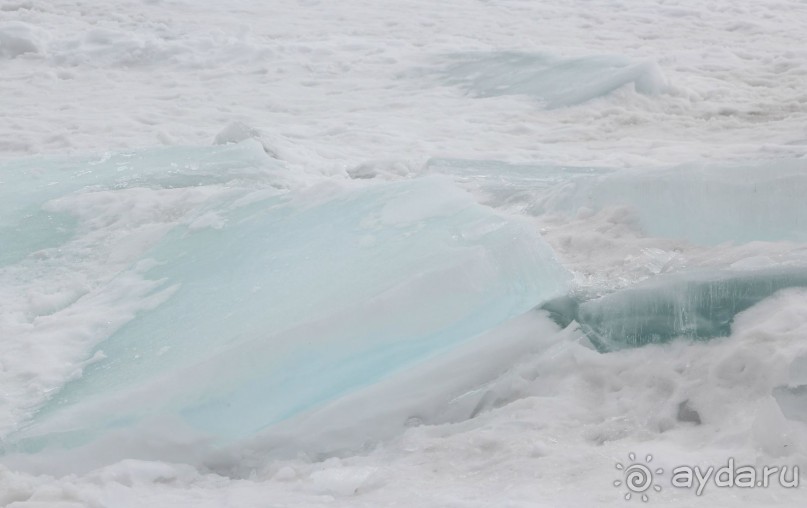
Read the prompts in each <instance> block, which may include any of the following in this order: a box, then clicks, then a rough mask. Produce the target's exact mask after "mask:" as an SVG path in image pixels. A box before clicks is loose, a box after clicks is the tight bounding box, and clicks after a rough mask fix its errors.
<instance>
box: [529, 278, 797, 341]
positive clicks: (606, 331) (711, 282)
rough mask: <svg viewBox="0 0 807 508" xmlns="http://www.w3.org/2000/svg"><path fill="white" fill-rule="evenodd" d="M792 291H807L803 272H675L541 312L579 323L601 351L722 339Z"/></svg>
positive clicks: (563, 322)
mask: <svg viewBox="0 0 807 508" xmlns="http://www.w3.org/2000/svg"><path fill="white" fill-rule="evenodd" d="M794 287H807V268H804V267H793V268H787V269H785V268H779V269H767V270H758V271H747V272H746V271H712V272H708V273H707V272H693V273H679V274H671V275H666V276H659V277H656V278H653V279H651V280H649V281H647V282H644V283H641V284H638V285H636V286H633V287H630V288H627V289H623V290H620V291H616V292H614V293H610V294H607V295H604V296H600V297H598V298H586V297H585V296H582V295H575V296H566V297H561V298H556V299H553V300H550V301H548V302H546V303H544V304H543V305H541V307H540V308H541V309H543V310H545V311H547V312H549V314H550V316H551V317H552V319H553V320H554V321H555V322H556V323H557V324H558V325H559V326H561V327H566V326H569V325H570V324H572V323H573V322H575V323H577V325H578V326H579V327H580V329H581V330H582V331H583V332H584V333H585V334H586V336H587V337H588V338H589V339H590V340H591V342H592V343H593V344H594V345H595V346H596V347H597V348H598V349H599V350H600V351H614V350H619V349H623V348H627V347H639V346H644V345H647V344H657V343H665V342H669V341H671V340H673V339H676V338H681V337H683V338H688V339H694V340H708V339H712V338H716V337H726V336H728V335H730V334H731V325H732V323H733V321H734V317H735V316H736V315H737V314H739V313H740V312H742V311H744V310H746V309H749V308H750V307H752V306H754V305H756V304H757V303H759V302H761V301H763V300H765V299H766V298H769V297H770V296H772V295H773V294H775V293H776V292H778V291H781V290H783V289H787V288H794Z"/></svg>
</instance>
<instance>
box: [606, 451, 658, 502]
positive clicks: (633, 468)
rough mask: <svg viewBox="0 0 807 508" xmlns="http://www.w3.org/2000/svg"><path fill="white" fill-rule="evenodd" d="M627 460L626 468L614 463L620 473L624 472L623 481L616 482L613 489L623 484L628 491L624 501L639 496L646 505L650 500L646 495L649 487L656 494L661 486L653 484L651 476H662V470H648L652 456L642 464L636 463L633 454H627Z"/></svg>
mask: <svg viewBox="0 0 807 508" xmlns="http://www.w3.org/2000/svg"><path fill="white" fill-rule="evenodd" d="M628 459H629V460H630V464H629V465H628V466H627V467H626V466H623V465H622V463H620V462H617V463H616V468H617V469H618V470H620V471H624V475H625V480H624V481H623V480H616V481H615V482H614V487H620V486H622V484H623V483H624V484H625V487H626V488H627V489H628V492H627V493H626V494H625V501H630V500H631V498H632V497H633V494H641V495H642V501H644V502H645V503H646V502H647V501H648V500H649V499H650V496H648V495H647V491H648V490H650V488H651V487H652V488H653V490H655V491H656V492H661V485H659V484H657V483H653V474H654V473H655V474H657V475H662V474H664V470H663V469H662V468H660V467H659V468H657V469H656V470H655V471H653V470H651V469H650V463H651V462H653V456H652V455H648V456H647V457H645V459H644V461H645V463H644V464H642V463H641V462H636V454H635V453H633V452H631V453H629V454H628Z"/></svg>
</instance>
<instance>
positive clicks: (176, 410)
mask: <svg viewBox="0 0 807 508" xmlns="http://www.w3.org/2000/svg"><path fill="white" fill-rule="evenodd" d="M224 154H226V155H227V159H226V160H232V161H233V162H232V163H228V162H225V159H221V158H220V157H223V156H224ZM131 158H132V159H133V160H135V161H137V163H136V164H134V165H132V164H130V163H129V162H127V161H128V160H129V159H128V158H126V157H123V156H114V157H109V158H107V159H106V160H103V161H101V162H99V163H98V164H97V165H90V164H88V163H86V162H84V161H73V162H71V163H70V164H64V163H59V164H57V167H56V168H49V167H48V166H47V163H43V167H44V168H45V169H44V172H45V174H46V175H47V176H48V177H47V178H44V179H42V178H34V177H33V176H31V175H26V173H25V172H20V174H23V175H25V176H24V178H28V180H26V181H27V182H28V184H29V185H30V186H31V187H32V188H33V189H34V190H35V192H33V193H31V194H30V195H31V196H34V197H35V198H36V200H35V201H34V202H32V203H24V204H20V205H18V206H16V207H15V208H10V212H9V214H8V216H9V217H14V216H15V214H16V216H17V217H20V220H23V219H24V218H25V216H26V214H27V210H28V209H29V208H30V209H42V208H43V207H44V208H46V209H47V208H49V207H50V208H54V209H59V210H60V211H62V212H63V213H65V214H67V215H68V216H72V217H77V218H78V225H77V226H76V231H75V232H74V233H73V234H72V235H71V236H70V238H69V240H65V241H63V245H60V248H62V249H64V250H71V249H74V247H73V246H74V245H75V244H77V243H80V242H82V241H83V240H85V241H86V240H88V239H91V238H94V237H95V236H96V235H99V234H100V232H103V231H106V232H107V233H106V234H115V233H116V234H118V235H119V236H118V238H126V237H127V236H130V234H129V233H131V231H129V225H128V224H126V220H127V219H128V218H130V217H131V215H132V213H133V212H132V210H131V209H130V208H129V207H127V206H121V201H124V202H125V198H126V196H127V195H128V193H130V192H133V191H136V192H138V193H141V194H142V195H139V196H138V198H139V201H138V203H137V204H135V206H140V205H141V204H147V205H146V206H149V207H156V208H159V207H161V206H167V205H168V204H171V203H172V201H173V199H174V198H173V194H166V193H165V192H166V191H169V190H170V191H171V192H172V193H177V192H193V193H201V194H200V195H197V196H196V197H195V199H194V200H189V201H190V202H187V201H186V202H184V203H183V205H184V206H183V208H184V209H182V210H174V213H175V214H176V215H175V216H173V217H166V216H165V215H150V214H146V216H145V217H144V218H142V222H143V224H140V227H141V228H146V227H148V226H154V225H157V224H161V225H162V226H163V227H162V228H160V229H159V231H158V232H157V233H154V238H153V241H152V242H151V243H145V244H144V245H140V246H139V247H140V250H141V252H130V253H129V254H130V256H131V259H130V260H129V265H130V266H131V267H132V268H133V269H134V270H135V272H136V276H137V277H138V278H140V279H142V280H143V281H145V282H148V283H149V284H150V285H151V288H150V290H149V292H148V293H147V294H146V295H141V296H140V298H141V299H147V298H149V297H150V296H152V295H157V294H160V295H162V298H161V301H160V302H157V303H156V304H152V305H150V306H149V307H148V308H143V309H140V310H139V312H137V315H136V316H135V317H134V318H133V319H131V320H128V321H127V322H125V323H124V324H122V325H121V326H120V327H119V328H118V329H117V330H113V331H112V332H111V334H109V336H108V337H105V336H104V335H103V334H98V335H97V336H96V337H95V338H96V341H97V342H98V343H97V344H94V347H92V348H90V349H88V350H87V351H86V352H85V355H86V356H85V357H86V358H93V359H94V360H93V362H92V363H91V364H89V365H87V366H86V367H85V368H84V369H83V372H82V373H81V375H80V378H78V379H75V380H73V381H70V382H69V383H68V384H67V385H66V386H64V387H62V388H60V389H59V390H58V392H56V393H55V394H53V395H51V396H50V397H49V401H48V402H47V404H46V405H45V406H44V407H42V408H41V409H40V410H39V411H38V412H37V413H36V415H35V417H34V419H33V420H32V421H31V422H29V423H28V424H26V426H25V428H24V429H23V430H21V431H19V432H16V433H14V434H12V435H11V436H10V437H9V442H10V445H9V447H10V448H16V447H17V446H18V445H17V444H15V443H18V444H19V446H21V447H22V448H23V449H28V450H36V449H39V448H41V447H42V446H43V445H45V444H46V443H55V444H62V445H67V446H73V445H76V444H79V443H82V442H85V441H88V440H91V439H93V438H94V436H95V435H97V434H98V433H101V432H103V431H104V430H109V429H113V428H115V429H117V428H120V427H126V426H129V425H132V424H134V423H137V422H139V421H141V420H144V419H145V420H149V419H159V420H165V419H176V420H178V421H180V422H181V423H182V425H185V426H187V427H189V428H191V429H193V430H194V431H196V432H199V433H202V434H205V435H209V436H211V437H213V438H221V439H225V440H226V439H236V438H244V437H248V436H251V435H253V434H254V433H255V432H257V431H259V430H261V429H263V428H265V427H267V426H269V425H272V424H274V423H277V422H279V421H281V420H284V419H287V418H289V417H290V416H293V415H295V414H296V413H299V412H301V411H305V410H308V409H310V408H312V407H315V406H317V405H321V404H323V403H324V402H327V401H328V400H330V399H333V398H334V397H337V396H339V395H342V394H345V393H347V392H349V391H351V390H354V389H356V388H360V387H363V386H366V385H368V384H371V383H373V382H376V381H378V380H380V379H382V378H383V377H385V376H388V375H389V374H391V373H394V372H396V371H398V370H400V369H402V368H403V367H405V366H407V365H409V364H411V363H413V362H415V361H417V360H420V359H423V358H426V357H428V356H430V355H432V354H434V353H436V352H439V351H444V350H446V349H448V348H450V347H451V346H453V345H455V344H457V343H460V342H462V341H465V340H468V339H470V338H473V337H475V336H477V335H480V334H481V333H483V332H486V331H488V330H491V329H493V328H495V327H497V326H498V325H500V324H502V323H503V322H504V321H506V320H508V319H510V318H513V317H515V316H518V315H519V314H521V313H523V312H525V311H527V310H528V309H529V308H531V307H532V306H534V305H535V304H536V302H540V301H542V300H545V299H547V298H549V297H552V296H556V295H558V294H561V293H562V292H563V291H564V288H565V287H566V277H567V276H566V272H565V270H564V269H563V268H561V267H560V266H559V264H558V263H557V262H556V261H555V259H554V256H553V253H552V251H551V249H550V248H549V247H548V246H547V245H546V244H545V243H544V242H543V241H542V240H541V238H540V237H539V235H537V234H536V233H535V232H534V231H531V230H530V228H529V227H528V225H527V224H526V223H524V222H521V221H520V220H510V219H507V218H505V217H504V216H500V215H498V214H496V213H495V212H493V211H492V210H491V209H489V208H487V207H484V206H481V205H479V204H477V203H476V202H475V201H474V200H473V198H472V197H471V195H470V194H468V193H467V192H465V191H463V190H461V189H459V188H457V187H456V185H455V184H454V183H453V182H452V181H451V180H450V179H448V178H445V177H436V176H427V177H423V178H419V179H415V180H412V181H401V182H390V183H385V184H376V185H372V186H355V187H351V188H341V187H340V186H333V185H329V184H321V185H316V184H315V185H313V186H311V187H308V188H306V189H304V190H300V191H288V192H287V191H284V190H283V189H282V185H280V182H281V181H282V168H281V167H280V166H279V165H278V164H277V163H275V162H274V161H272V160H271V159H269V158H268V157H266V156H265V154H263V152H262V151H261V148H260V146H259V145H257V143H254V142H246V144H244V145H239V146H232V147H224V148H205V149H201V150H194V149H186V150H185V151H179V152H171V151H166V150H163V151H159V152H157V153H146V154H134V155H132V156H131ZM141 167H142V168H147V169H145V170H142V171H141ZM166 168H177V169H176V170H170V169H169V170H168V171H166ZM247 168H249V169H247ZM120 174H123V175H125V176H118V175H120ZM54 175H57V176H60V177H61V178H60V179H59V180H58V181H56V182H55V183H56V185H50V184H51V183H54V182H53V181H52V180H51V179H52V178H55V176H54ZM101 175H116V176H114V177H109V176H101ZM17 188H21V186H20V185H18V187H17ZM41 188H44V189H46V190H47V193H45V191H42V193H40V192H39V191H38V189H41ZM59 194H62V195H59ZM57 196H58V197H57ZM99 196H103V199H102V200H100V201H99ZM48 198H51V199H50V200H49V201H46V202H45V204H44V205H43V204H42V203H41V201H42V200H45V199H48ZM54 203H62V204H61V205H59V206H57V205H55V204H54ZM23 205H24V206H23ZM90 212H91V213H90ZM15 227H18V226H17V225H16V224H14V223H13V221H12V224H10V226H9V229H10V230H11V231H12V232H13V231H14V228H15ZM53 229H55V227H52V228H51V229H48V228H45V230H44V231H43V234H44V235H45V236H48V235H49V233H50V231H51V230H53ZM110 229H111V230H112V233H110V232H109V231H108V230H110ZM31 254H32V253H31V252H30V251H29V252H28V257H26V258H25V260H24V262H27V260H28V259H29V258H30V255H31ZM73 255H74V256H76V257H78V258H81V257H82V256H85V257H86V256H90V255H92V254H91V253H89V252H84V251H82V250H76V251H75V252H74V253H73ZM24 262H23V264H24ZM13 268H14V267H13V266H12V269H13ZM93 282H95V283H102V281H93ZM27 284H28V286H32V285H35V284H37V282H36V281H35V280H28V281H27ZM132 300H133V302H134V303H137V300H138V299H137V298H135V297H133V298H132ZM79 301H80V299H79ZM68 308H69V306H68Z"/></svg>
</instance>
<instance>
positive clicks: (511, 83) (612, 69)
mask: <svg viewBox="0 0 807 508" xmlns="http://www.w3.org/2000/svg"><path fill="white" fill-rule="evenodd" d="M452 59H453V60H456V61H457V62H456V63H453V64H451V65H449V67H448V69H447V70H446V71H445V78H446V80H447V82H448V83H451V84H455V85H459V86H461V87H463V88H465V89H466V90H468V91H469V92H470V93H471V94H473V95H475V96H477V97H495V96H500V95H527V96H530V97H532V98H535V99H537V100H539V101H541V102H542V103H543V104H544V105H545V107H547V108H549V109H552V108H560V107H564V106H574V105H577V104H581V103H584V102H587V101H590V100H592V99H596V98H598V97H603V96H605V95H608V94H609V93H611V92H613V91H615V90H617V89H619V88H622V87H623V86H626V85H633V87H634V89H635V90H636V91H637V92H639V93H642V94H647V95H656V94H659V93H661V92H662V91H664V89H665V87H666V78H665V77H664V74H663V73H662V71H661V69H660V68H659V67H658V65H657V64H656V63H655V62H644V63H635V62H631V61H630V60H629V59H627V58H624V57H608V56H593V57H583V58H565V59H564V58H558V57H553V56H549V55H543V54H532V53H518V52H493V53H479V54H460V55H453V57H452Z"/></svg>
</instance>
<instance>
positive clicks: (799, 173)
mask: <svg viewBox="0 0 807 508" xmlns="http://www.w3.org/2000/svg"><path fill="white" fill-rule="evenodd" d="M428 168H429V171H430V172H432V173H436V174H444V175H451V176H452V177H454V178H455V179H457V181H459V182H462V183H463V184H465V185H466V186H467V187H469V188H471V189H474V190H477V191H479V192H480V193H481V194H483V195H484V196H485V202H486V203H488V204H490V205H491V206H495V207H507V208H512V209H515V210H517V211H519V212H522V213H526V214H530V215H534V216H539V215H543V214H552V213H554V214H564V215H567V216H575V215H576V214H578V212H580V211H581V210H585V211H588V212H591V211H598V210H602V209H604V208H608V207H622V208H627V209H628V210H629V211H630V212H631V213H632V214H633V216H635V218H636V222H637V224H638V226H639V227H640V228H641V230H642V232H643V233H645V234H646V235H648V236H655V237H665V238H676V239H684V240H687V241H690V242H692V243H695V244H699V245H709V246H711V245H717V244H721V243H724V242H731V243H735V244H740V243H747V242H753V241H767V242H778V241H790V242H805V241H807V200H805V199H804V196H805V195H807V159H803V158H779V159H771V160H765V161H752V162H746V163H722V164H714V163H712V164H687V165H682V166H678V167H674V168H669V169H641V170H618V169H614V168H605V167H582V166H581V167H575V166H558V165H548V164H535V163H532V164H526V163H523V164H514V163H508V162H505V161H496V160H489V161H484V160H462V159H432V160H430V161H429V163H428Z"/></svg>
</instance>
